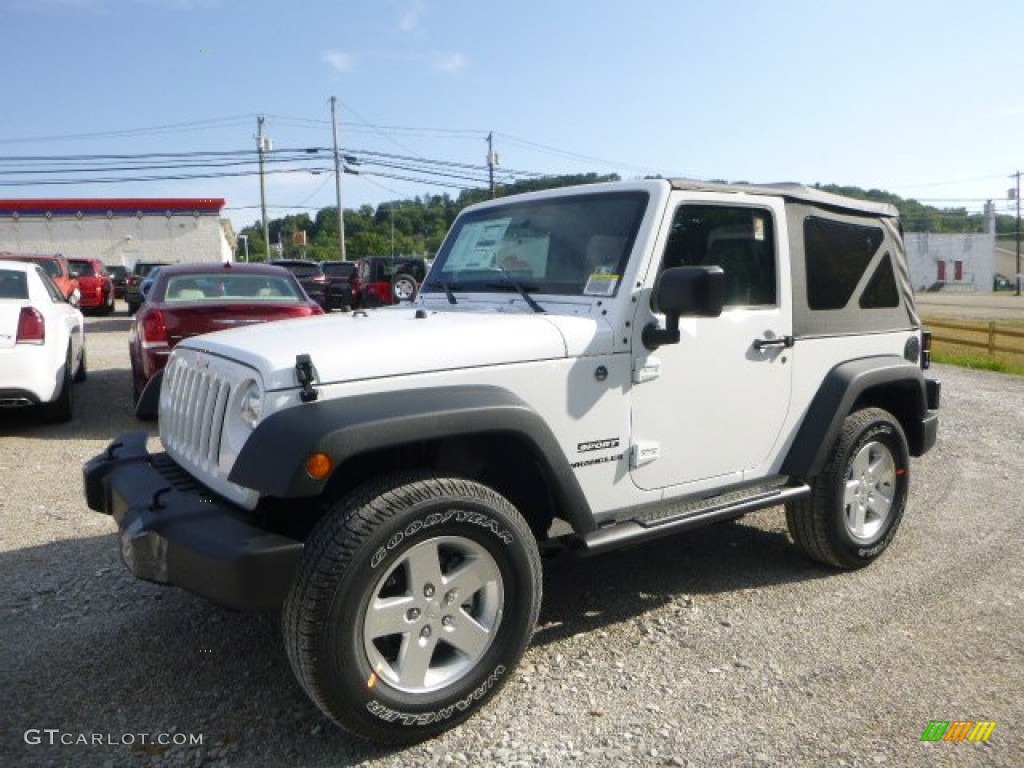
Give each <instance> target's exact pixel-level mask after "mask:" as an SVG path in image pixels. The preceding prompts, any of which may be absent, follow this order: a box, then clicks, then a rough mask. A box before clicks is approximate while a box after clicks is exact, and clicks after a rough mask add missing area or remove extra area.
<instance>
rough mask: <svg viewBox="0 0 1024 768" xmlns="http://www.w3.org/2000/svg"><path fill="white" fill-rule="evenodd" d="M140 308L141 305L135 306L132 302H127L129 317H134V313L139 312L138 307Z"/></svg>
mask: <svg viewBox="0 0 1024 768" xmlns="http://www.w3.org/2000/svg"><path fill="white" fill-rule="evenodd" d="M141 306H142V305H141V304H136V303H135V302H134V301H129V302H128V314H129V315H134V314H135V313H136V312H138V311H139V307H141Z"/></svg>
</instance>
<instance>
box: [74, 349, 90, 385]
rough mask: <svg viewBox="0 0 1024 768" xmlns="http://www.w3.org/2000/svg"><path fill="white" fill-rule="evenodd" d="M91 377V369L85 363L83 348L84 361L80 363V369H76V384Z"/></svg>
mask: <svg viewBox="0 0 1024 768" xmlns="http://www.w3.org/2000/svg"><path fill="white" fill-rule="evenodd" d="M88 377H89V371H88V369H87V368H86V364H85V348H84V347H83V348H82V361H81V362H80V363H79V364H78V370H77V371H75V378H74V382H75V384H81V383H82V382H83V381H85V380H86V379H87V378H88Z"/></svg>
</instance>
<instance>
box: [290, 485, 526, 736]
mask: <svg viewBox="0 0 1024 768" xmlns="http://www.w3.org/2000/svg"><path fill="white" fill-rule="evenodd" d="M540 596H541V571H540V558H539V555H538V552H537V546H536V542H535V540H534V538H533V535H532V533H531V532H530V528H529V526H528V525H527V524H526V522H525V520H523V518H522V517H521V516H520V515H519V513H518V512H517V511H516V509H515V508H514V507H513V506H512V505H511V504H510V503H509V502H508V501H507V500H506V499H504V498H503V497H502V496H500V495H498V494H497V493H495V492H494V491H492V490H491V489H489V488H487V487H486V486H483V485H480V484H478V483H475V482H471V481H468V480H462V479H455V478H443V477H434V476H426V475H411V474H401V475H394V476H390V477H386V478H383V479H381V480H380V481H377V482H375V483H373V484H371V485H368V486H365V487H364V488H363V489H361V490H359V491H357V492H356V493H354V494H353V495H352V496H350V497H348V498H347V499H344V500H342V501H341V502H339V503H337V504H336V505H335V506H334V507H333V508H332V509H331V510H330V511H329V512H328V513H327V515H326V516H325V517H324V518H323V519H322V520H321V521H320V523H319V524H318V525H317V527H316V529H314V531H313V533H312V534H311V536H310V538H309V540H308V541H307V542H306V547H305V557H304V560H303V564H302V567H301V568H300V571H299V574H298V575H297V577H296V581H295V583H294V584H293V586H292V589H291V593H290V594H289V596H288V599H287V601H286V604H285V609H284V614H283V630H284V638H285V645H286V647H287V650H288V657H289V660H290V661H291V664H292V669H293V670H294V672H295V674H296V676H297V677H298V679H299V682H300V683H301V684H302V686H303V688H304V689H305V690H306V693H307V694H308V695H309V696H310V698H312V699H313V701H314V702H316V704H317V705H318V706H319V707H320V708H321V709H322V710H323V711H324V712H325V713H326V714H327V715H328V716H329V717H330V718H331V719H332V720H334V721H335V722H336V723H338V724H339V725H341V726H342V727H343V728H345V729H346V730H348V731H350V732H352V733H354V734H356V735H358V736H361V737H363V738H367V739H371V740H373V741H376V742H387V743H394V744H402V743H411V742H415V741H420V740H422V739H426V738H429V737H431V736H434V735H436V734H438V733H441V732H442V731H445V730H447V729H449V728H451V727H453V726H455V725H457V724H458V723H460V722H462V721H463V720H465V719H466V718H468V717H469V716H470V715H472V714H473V713H474V712H475V711H476V710H478V709H479V708H480V707H482V706H483V705H484V704H485V703H486V702H487V701H488V700H489V699H490V697H491V696H493V695H494V694H495V693H496V692H497V691H498V689H499V688H501V686H502V685H504V683H505V682H506V681H507V680H508V678H509V676H510V675H511V673H512V670H513V668H514V667H515V666H516V664H517V663H518V662H519V659H520V657H521V656H522V654H523V651H524V649H525V648H526V644H527V642H528V641H529V638H530V635H531V633H532V631H533V627H534V624H535V623H536V621H537V614H538V611H539V608H540Z"/></svg>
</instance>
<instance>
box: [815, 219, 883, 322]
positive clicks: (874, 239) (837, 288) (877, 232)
mask: <svg viewBox="0 0 1024 768" xmlns="http://www.w3.org/2000/svg"><path fill="white" fill-rule="evenodd" d="M884 239H885V235H884V233H883V232H882V229H881V227H872V226H865V225H862V224H850V223H848V222H844V221H833V220H831V219H823V218H819V217H817V216H808V217H807V218H806V219H804V255H805V258H806V267H807V306H808V307H810V308H811V309H817V310H821V309H842V308H843V307H845V306H846V305H847V303H849V301H850V297H851V296H853V292H854V290H855V289H856V288H857V284H858V283H860V280H861V278H862V277H863V276H864V271H865V270H866V269H867V268H868V264H870V263H871V259H872V257H874V255H875V253H876V252H877V251H878V249H879V247H880V246H881V245H882V241H883V240H884ZM887 263H888V265H889V274H890V276H892V262H891V260H888V261H887ZM881 280H882V281H884V278H881ZM891 288H892V290H891V293H890V292H889V291H888V290H887V289H888V286H886V285H881V284H880V285H879V287H878V290H877V291H876V293H878V294H888V295H879V296H878V297H877V300H888V299H890V298H891V296H895V303H892V304H875V305H873V306H897V305H898V304H899V294H898V292H897V291H896V279H895V277H892V282H891Z"/></svg>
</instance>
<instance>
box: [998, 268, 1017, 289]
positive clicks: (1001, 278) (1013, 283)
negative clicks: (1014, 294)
mask: <svg viewBox="0 0 1024 768" xmlns="http://www.w3.org/2000/svg"><path fill="white" fill-rule="evenodd" d="M992 290H993V291H1015V290H1017V280H1016V279H1013V278H1009V277H1007V276H1006V275H1001V274H999V273H998V272H996V274H995V275H994V276H993V278H992Z"/></svg>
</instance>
